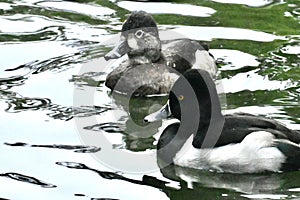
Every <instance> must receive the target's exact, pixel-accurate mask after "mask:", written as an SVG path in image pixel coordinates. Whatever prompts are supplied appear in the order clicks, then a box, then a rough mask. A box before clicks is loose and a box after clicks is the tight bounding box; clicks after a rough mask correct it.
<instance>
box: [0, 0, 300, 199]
mask: <svg viewBox="0 0 300 200" xmlns="http://www.w3.org/2000/svg"><path fill="white" fill-rule="evenodd" d="M133 10H145V11H147V12H149V13H151V14H153V16H154V18H155V19H156V21H157V22H158V24H159V30H160V31H161V32H160V35H161V37H162V38H164V37H165V38H167V39H168V38H170V37H171V35H170V34H167V33H169V32H168V31H172V33H176V34H178V35H181V36H184V37H187V38H191V39H195V40H199V41H205V42H207V43H208V44H209V46H210V52H211V53H212V54H213V55H214V56H215V58H216V59H217V61H218V63H219V70H220V74H221V84H222V88H223V90H224V92H225V94H226V95H225V96H226V101H225V100H223V110H224V112H246V113H251V114H255V115H261V116H266V117H270V118H273V119H276V120H278V121H280V122H282V123H283V124H285V125H286V126H287V127H289V128H292V129H300V107H299V103H300V100H299V94H300V25H299V23H300V4H299V0H286V1H282V0H239V1H237V0H211V1H210V0H209V1H208V0H197V1H192V0H181V1H180V0H176V1H169V2H167V1H165V2H161V1H159V2H154V1H153V2H149V1H113V0H110V1H109V0H97V1H88V0H86V1H84V0H79V1H40V0H21V1H20V0H18V1H17V0H16V1H14V0H1V1H0V13H1V16H0V58H1V59H0V116H1V121H0V124H1V134H0V152H1V157H0V163H1V165H0V198H1V199H122V200H123V199H159V200H163V199H300V172H290V173H280V174H246V175H235V174H225V173H215V172H199V171H194V170H190V169H184V168H179V167H174V166H171V167H170V168H166V169H164V170H159V168H158V166H157V164H156V157H155V155H156V154H155V148H156V141H157V139H158V137H159V132H160V131H161V130H162V129H163V127H164V126H166V125H167V124H168V123H171V122H170V120H166V121H163V122H157V123H154V124H151V125H148V124H145V123H144V122H143V121H142V119H143V117H144V116H145V115H147V114H148V113H150V112H152V111H154V110H157V109H158V108H159V107H160V106H161V105H163V104H164V103H165V101H166V97H165V96H157V97H148V98H132V99H128V98H126V97H124V96H122V95H117V94H114V95H113V94H111V93H110V90H109V89H108V88H106V87H105V86H104V80H105V77H106V74H107V73H108V72H109V71H110V70H111V69H112V68H113V67H114V66H116V65H117V64H118V63H119V62H120V61H109V62H107V61H105V60H104V58H103V56H104V55H105V54H106V53H107V52H108V51H109V50H110V49H111V48H112V47H113V46H114V45H115V43H116V42H117V41H118V38H119V35H118V33H119V31H120V29H121V26H122V22H123V21H124V20H125V19H126V17H127V14H128V13H130V11H133ZM187 11H188V12H187ZM176 34H175V35H176ZM172 36H173V35H172ZM224 99H225V98H224Z"/></svg>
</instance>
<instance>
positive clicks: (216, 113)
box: [193, 77, 225, 148]
mask: <svg viewBox="0 0 300 200" xmlns="http://www.w3.org/2000/svg"><path fill="white" fill-rule="evenodd" d="M204 78H205V77H204ZM210 80H211V79H209V80H206V84H207V91H206V92H208V93H209V95H207V96H208V97H209V98H199V103H198V105H199V110H200V120H199V123H198V129H197V131H196V132H194V140H193V146H194V147H195V148H213V147H215V145H216V143H217V141H218V139H219V137H220V135H221V133H222V130H223V126H224V123H225V117H224V116H223V115H222V112H221V104H220V100H219V96H218V94H217V90H216V87H215V85H214V83H213V82H212V80H211V81H210ZM200 95H201V94H200ZM204 96H206V95H204Z"/></svg>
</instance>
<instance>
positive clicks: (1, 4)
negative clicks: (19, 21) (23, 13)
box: [0, 2, 12, 10]
mask: <svg viewBox="0 0 300 200" xmlns="http://www.w3.org/2000/svg"><path fill="white" fill-rule="evenodd" d="M11 9H12V7H11V5H10V4H8V3H4V2H0V10H11Z"/></svg>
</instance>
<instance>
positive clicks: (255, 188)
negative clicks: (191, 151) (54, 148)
mask: <svg viewBox="0 0 300 200" xmlns="http://www.w3.org/2000/svg"><path fill="white" fill-rule="evenodd" d="M56 164H58V165H61V166H64V167H67V168H73V169H84V170H90V171H93V172H95V173H97V174H98V175H99V176H101V177H102V178H104V179H109V180H114V179H116V180H123V181H126V182H129V183H132V184H138V185H145V186H150V187H154V188H157V189H160V190H161V191H162V192H164V193H165V194H166V195H167V196H168V197H169V198H170V199H172V200H182V199H216V197H217V198H218V199H248V198H245V197H243V195H250V196H251V195H259V194H264V195H265V194H270V195H272V194H273V195H275V194H278V193H280V195H282V194H286V195H292V196H293V197H295V198H296V197H298V198H299V197H300V195H299V193H297V192H292V191H291V190H290V189H291V188H299V187H300V178H299V177H300V176H299V174H300V172H288V173H282V174H278V173H266V174H229V173H228V174H227V173H216V172H208V171H199V170H193V169H188V168H182V167H178V166H174V165H169V166H167V167H165V168H163V169H161V173H162V175H163V176H164V177H165V178H167V179H169V180H170V181H165V180H161V179H159V178H157V177H153V176H149V175H143V177H142V180H137V179H133V178H128V177H126V176H124V175H121V174H119V173H115V172H108V171H100V170H97V169H93V168H90V167H88V166H86V165H84V164H81V163H73V162H57V163H56ZM174 181H175V182H177V183H178V185H179V188H178V187H176V188H175V187H172V186H170V184H169V183H170V182H174ZM118 184H119V183H118Z"/></svg>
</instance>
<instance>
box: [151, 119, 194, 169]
mask: <svg viewBox="0 0 300 200" xmlns="http://www.w3.org/2000/svg"><path fill="white" fill-rule="evenodd" d="M186 133H188V131H187V130H184V127H183V126H181V124H180V123H174V124H171V125H169V126H168V127H166V128H165V129H164V131H163V133H162V134H161V136H160V138H159V140H158V143H157V157H158V164H159V166H160V168H162V167H165V166H167V165H169V164H171V163H173V159H174V158H175V156H176V154H177V153H178V152H179V151H180V150H181V148H182V147H183V145H184V144H185V142H186V141H187V139H188V138H189V137H190V136H191V133H190V134H186Z"/></svg>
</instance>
